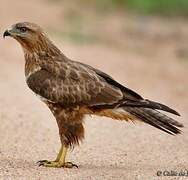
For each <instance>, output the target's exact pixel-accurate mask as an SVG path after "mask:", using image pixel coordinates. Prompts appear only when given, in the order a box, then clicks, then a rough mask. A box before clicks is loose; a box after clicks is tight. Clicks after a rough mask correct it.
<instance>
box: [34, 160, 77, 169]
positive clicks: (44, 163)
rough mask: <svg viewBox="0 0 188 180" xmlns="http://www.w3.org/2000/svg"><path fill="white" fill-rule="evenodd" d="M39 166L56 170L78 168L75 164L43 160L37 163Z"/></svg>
mask: <svg viewBox="0 0 188 180" xmlns="http://www.w3.org/2000/svg"><path fill="white" fill-rule="evenodd" d="M37 163H38V164H39V166H44V167H54V168H73V167H76V168H78V166H77V165H76V164H73V163H72V162H60V161H48V160H42V161H38V162H37Z"/></svg>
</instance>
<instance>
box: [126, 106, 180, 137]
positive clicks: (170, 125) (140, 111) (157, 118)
mask: <svg viewBox="0 0 188 180" xmlns="http://www.w3.org/2000/svg"><path fill="white" fill-rule="evenodd" d="M123 109H124V110H125V111H127V112H129V113H130V114H132V115H134V116H135V117H137V118H138V119H140V120H142V121H143V122H145V123H147V124H150V125H151V126H154V127H156V128H158V129H160V130H162V131H165V132H166V133H169V134H172V135H175V134H180V133H181V130H180V129H178V128H177V127H180V128H181V127H183V124H181V123H179V122H178V121H176V120H174V119H172V118H170V117H168V116H167V115H165V114H162V113H161V112H159V111H157V110H153V109H149V108H143V107H128V106H125V107H123Z"/></svg>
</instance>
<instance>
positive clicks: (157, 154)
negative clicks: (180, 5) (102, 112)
mask: <svg viewBox="0 0 188 180" xmlns="http://www.w3.org/2000/svg"><path fill="white" fill-rule="evenodd" d="M13 2H14V1H11V0H6V1H5V0H0V32H1V34H2V33H3V32H4V30H5V29H6V28H7V27H8V26H9V25H11V24H13V23H15V22H18V21H32V22H36V23H38V24H41V26H43V27H44V28H45V29H46V31H47V32H49V34H50V37H51V39H52V40H53V41H54V42H55V43H56V44H57V45H58V47H60V48H61V49H62V50H63V52H64V53H65V54H66V55H67V56H69V57H70V58H72V59H74V60H78V61H81V62H84V63H87V64H90V65H92V66H94V67H97V68H99V69H101V70H103V71H105V72H106V73H108V74H110V75H111V76H113V77H114V78H115V79H117V80H118V81H119V82H121V83H123V84H124V85H125V86H127V87H129V88H132V89H134V90H135V91H137V92H138V93H140V94H141V95H143V96H144V97H145V98H148V99H152V100H155V101H159V102H162V103H165V104H167V105H170V106H171V107H173V108H175V109H176V110H178V111H179V112H180V114H181V115H182V116H181V117H180V118H179V117H174V116H173V117H174V118H176V119H178V120H179V121H181V122H182V123H184V125H185V128H184V129H183V133H182V134H181V135H178V136H175V137H174V136H170V135H168V134H165V133H163V132H161V131H159V130H157V129H155V128H152V127H150V126H148V125H146V124H142V123H137V124H132V123H130V124H128V123H125V122H119V121H113V120H110V119H107V118H101V117H87V118H86V120H85V131H86V137H85V140H84V142H83V144H82V145H81V146H80V147H76V148H75V149H74V150H73V151H72V152H71V153H70V154H69V157H68V160H71V161H73V162H75V163H77V164H78V165H79V168H78V169H51V168H45V167H38V166H37V164H36V162H37V161H38V160H41V159H54V158H55V156H56V153H57V151H58V149H59V147H60V141H59V136H58V129H57V125H56V122H55V119H54V118H53V116H52V115H51V113H50V112H49V110H48V109H47V107H46V106H45V105H44V104H43V103H42V102H40V101H39V100H38V99H37V97H35V96H34V95H33V93H32V92H31V91H30V90H29V89H28V87H27V86H26V83H25V78H24V58H23V53H22V50H21V48H20V46H19V45H18V43H16V42H15V41H14V40H12V39H9V38H8V39H6V40H4V39H3V38H0V91H1V93H0V124H1V125H0V179H71V180H72V179H84V180H85V179H118V180H120V179H128V180H132V179H144V180H151V179H161V176H157V171H162V172H164V171H166V172H167V171H175V172H181V171H186V170H188V161H187V159H188V143H187V142H188V130H187V127H188V122H187V118H188V49H187V48H188V41H187V40H188V31H187V29H188V23H187V22H186V20H180V19H176V20H168V19H160V18H146V17H145V18H138V17H134V16H133V17H124V18H125V19H122V18H121V17H122V16H121V15H116V14H113V15H109V16H105V18H102V19H100V20H98V19H97V20H96V19H95V17H94V15H93V14H92V13H91V14H89V15H88V17H87V19H84V22H85V23H88V24H87V26H86V25H85V29H84V31H86V32H89V33H95V37H96V36H97V38H96V39H95V41H94V42H90V41H89V42H85V41H84V43H79V42H76V43H75V42H74V41H69V40H65V41H64V38H65V39H66V37H64V36H61V35H60V33H61V32H62V31H63V29H66V28H67V27H66V26H65V24H66V18H65V12H67V8H69V7H71V8H73V9H74V8H75V7H74V6H73V5H71V6H68V5H67V4H61V3H52V2H50V1H44V0H43V1H42V0H40V1H36V0H34V1H23V0H18V1H15V2H16V3H14V4H13ZM87 10H88V11H89V9H87ZM81 12H82V14H84V13H86V12H85V11H81ZM98 16H100V15H98ZM84 17H85V16H84ZM104 19H105V20H104ZM92 22H94V23H92ZM122 24H124V25H125V27H121V25H122ZM122 29H123V30H122ZM57 30H59V32H60V33H59V32H58V33H57ZM75 31H76V30H75ZM92 31H93V32H92ZM55 32H56V33H55ZM165 179H187V177H183V176H182V177H180V176H173V177H172V176H171V177H170V176H168V177H167V176H166V177H165Z"/></svg>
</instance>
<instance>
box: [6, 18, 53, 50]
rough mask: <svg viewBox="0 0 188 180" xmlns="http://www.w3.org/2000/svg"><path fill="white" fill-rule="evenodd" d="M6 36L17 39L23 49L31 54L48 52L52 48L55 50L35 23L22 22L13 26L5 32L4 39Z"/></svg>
mask: <svg viewBox="0 0 188 180" xmlns="http://www.w3.org/2000/svg"><path fill="white" fill-rule="evenodd" d="M6 36H10V37H13V38H14V39H16V40H17V41H18V42H19V43H20V44H21V46H22V47H23V49H24V50H26V51H29V52H36V51H46V50H47V49H48V50H49V48H50V46H53V48H55V47H54V45H53V44H52V42H51V41H50V40H49V39H48V38H47V37H46V35H45V34H44V32H43V30H42V28H41V27H40V26H38V25H37V24H34V23H29V22H20V23H16V24H13V25H12V26H11V27H10V28H9V29H7V30H6V31H5V32H4V34H3V37H4V38H5V37H6ZM46 48H47V49H46Z"/></svg>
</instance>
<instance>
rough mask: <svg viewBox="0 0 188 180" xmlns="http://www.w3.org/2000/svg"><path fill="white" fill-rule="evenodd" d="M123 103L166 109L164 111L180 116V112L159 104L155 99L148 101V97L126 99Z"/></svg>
mask: <svg viewBox="0 0 188 180" xmlns="http://www.w3.org/2000/svg"><path fill="white" fill-rule="evenodd" d="M124 105H125V106H129V107H143V108H151V109H158V110H162V111H166V112H169V113H172V114H175V115H177V116H180V114H179V113H178V112H177V111H175V110H174V109H172V108H170V107H168V106H166V105H164V104H161V103H158V102H155V101H150V100H148V99H144V100H139V101H131V100H129V101H126V102H125V104H124Z"/></svg>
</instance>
